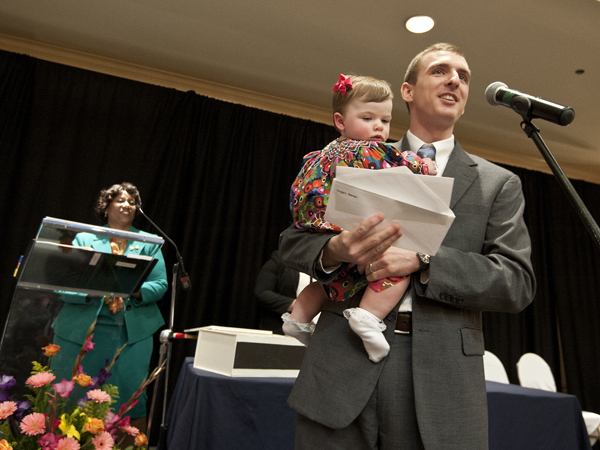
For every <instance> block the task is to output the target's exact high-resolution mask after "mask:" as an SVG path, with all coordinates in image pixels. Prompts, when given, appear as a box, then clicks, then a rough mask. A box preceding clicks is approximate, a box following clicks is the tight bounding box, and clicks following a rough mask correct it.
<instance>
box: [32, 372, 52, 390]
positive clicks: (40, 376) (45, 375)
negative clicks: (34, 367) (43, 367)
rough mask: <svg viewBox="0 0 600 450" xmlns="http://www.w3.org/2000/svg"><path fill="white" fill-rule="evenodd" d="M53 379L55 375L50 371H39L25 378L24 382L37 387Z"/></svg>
mask: <svg viewBox="0 0 600 450" xmlns="http://www.w3.org/2000/svg"><path fill="white" fill-rule="evenodd" d="M54 380H56V377H55V376H54V375H52V374H51V373H50V372H40V373H36V374H35V375H32V376H30V377H29V378H27V381H25V384H27V385H29V386H33V387H34V388H39V387H42V386H45V385H46V384H49V383H52V382H53V381H54Z"/></svg>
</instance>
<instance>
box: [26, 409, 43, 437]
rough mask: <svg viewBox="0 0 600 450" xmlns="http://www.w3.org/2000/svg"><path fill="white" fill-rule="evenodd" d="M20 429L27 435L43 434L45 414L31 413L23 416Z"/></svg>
mask: <svg viewBox="0 0 600 450" xmlns="http://www.w3.org/2000/svg"><path fill="white" fill-rule="evenodd" d="M20 427H21V431H22V432H23V433H25V434H26V435H27V436H35V435H38V434H44V432H45V431H46V416H45V415H44V414H41V413H32V414H29V415H28V416H25V417H23V420H22V421H21V425H20Z"/></svg>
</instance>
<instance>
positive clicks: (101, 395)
mask: <svg viewBox="0 0 600 450" xmlns="http://www.w3.org/2000/svg"><path fill="white" fill-rule="evenodd" d="M87 397H88V398H89V399H90V400H94V401H95V402H96V403H103V402H110V395H108V393H106V392H104V391H103V390H102V389H93V390H91V391H89V392H88V393H87Z"/></svg>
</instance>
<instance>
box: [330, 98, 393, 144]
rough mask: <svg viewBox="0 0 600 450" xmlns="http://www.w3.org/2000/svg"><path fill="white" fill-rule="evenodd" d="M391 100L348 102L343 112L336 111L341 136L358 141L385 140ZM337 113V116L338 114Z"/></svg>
mask: <svg viewBox="0 0 600 450" xmlns="http://www.w3.org/2000/svg"><path fill="white" fill-rule="evenodd" d="M392 106H393V105H392V100H385V101H383V102H379V103H376V102H363V101H361V100H355V101H352V102H350V103H349V104H348V105H347V106H346V108H345V110H344V113H343V114H341V113H336V114H335V116H334V117H336V125H337V127H338V129H339V130H340V133H341V135H342V136H343V137H345V138H348V139H355V140H359V141H378V142H382V141H386V140H387V138H388V137H389V135H390V122H391V120H392ZM338 115H339V116H338Z"/></svg>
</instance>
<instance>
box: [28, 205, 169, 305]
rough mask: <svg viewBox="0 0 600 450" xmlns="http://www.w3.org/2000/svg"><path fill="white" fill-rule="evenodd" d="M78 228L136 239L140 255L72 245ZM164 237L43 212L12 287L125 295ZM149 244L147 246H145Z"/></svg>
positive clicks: (145, 269) (151, 262)
mask: <svg viewBox="0 0 600 450" xmlns="http://www.w3.org/2000/svg"><path fill="white" fill-rule="evenodd" d="M78 233H90V234H93V235H96V236H97V237H100V236H107V237H109V238H115V239H124V240H127V241H128V242H129V243H132V242H135V241H141V242H144V243H146V244H150V245H145V246H144V249H145V253H146V254H143V255H142V254H132V253H130V254H127V255H114V254H112V253H104V252H99V251H97V250H94V249H92V248H88V247H78V246H73V245H72V243H73V239H75V236H76V235H77V234H78ZM163 244H164V240H163V239H162V238H160V237H158V236H148V235H146V234H140V233H132V232H129V231H121V230H115V229H112V228H107V227H99V226H94V225H87V224H84V223H78V222H71V221H68V220H61V219H54V218H51V217H46V218H45V219H43V221H42V224H41V226H40V229H39V232H38V235H37V237H36V238H35V240H34V241H33V243H32V246H31V249H30V250H29V252H28V254H27V255H26V256H25V257H24V260H23V262H22V268H21V274H20V276H19V280H18V287H20V288H25V289H43V290H48V291H61V292H75V293H83V294H88V295H95V296H105V295H107V296H113V297H123V298H125V297H129V296H130V295H131V294H132V293H133V292H135V291H136V290H137V289H138V288H139V286H140V285H141V283H142V281H143V280H144V279H145V276H146V275H147V274H149V273H150V271H151V270H152V267H153V265H154V264H155V262H156V260H155V259H154V256H155V255H156V254H157V253H158V252H159V251H160V249H161V247H162V245H163ZM148 249H149V251H148Z"/></svg>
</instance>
